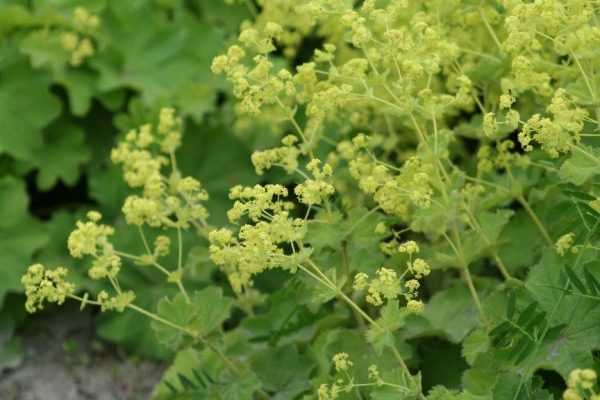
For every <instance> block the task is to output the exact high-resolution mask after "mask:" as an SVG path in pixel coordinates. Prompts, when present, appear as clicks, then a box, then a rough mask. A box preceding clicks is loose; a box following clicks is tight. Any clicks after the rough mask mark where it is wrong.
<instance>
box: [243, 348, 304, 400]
mask: <svg viewBox="0 0 600 400" xmlns="http://www.w3.org/2000/svg"><path fill="white" fill-rule="evenodd" d="M250 365H251V367H252V371H254V372H255V373H256V376H257V377H258V378H259V379H260V380H261V381H262V383H263V388H264V389H265V390H266V391H267V392H268V393H269V394H270V395H271V396H272V397H273V399H276V400H285V399H293V398H296V397H297V396H299V395H300V394H302V393H303V392H306V391H307V390H309V389H310V388H311V386H310V383H309V380H308V377H309V375H310V373H311V371H312V370H313V368H314V367H315V363H314V362H313V361H311V359H310V358H308V357H306V356H301V355H299V354H298V350H297V349H296V346H294V345H293V344H286V345H284V346H281V347H278V348H272V347H268V348H266V349H264V350H262V351H260V352H259V353H257V354H256V355H255V356H254V357H253V358H252V359H251V360H250Z"/></svg>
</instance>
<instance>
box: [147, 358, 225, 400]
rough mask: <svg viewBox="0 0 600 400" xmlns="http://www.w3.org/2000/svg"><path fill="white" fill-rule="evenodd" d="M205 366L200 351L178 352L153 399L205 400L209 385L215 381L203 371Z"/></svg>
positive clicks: (157, 386)
mask: <svg viewBox="0 0 600 400" xmlns="http://www.w3.org/2000/svg"><path fill="white" fill-rule="evenodd" d="M203 365H204V363H203V360H202V356H201V353H200V352H199V351H197V350H195V349H193V348H186V349H184V350H181V351H179V352H177V355H176V356H175V359H174V360H173V363H172V364H171V365H170V366H169V369H167V371H166V372H165V373H164V375H163V377H162V378H161V381H160V383H159V384H158V385H156V387H155V388H154V392H153V394H152V399H154V400H184V399H185V400H188V399H189V400H193V399H198V398H205V397H204V396H206V395H207V391H206V386H207V383H209V382H210V380H213V379H212V378H211V377H210V375H208V374H206V373H205V372H204V371H201V368H202V367H203ZM207 376H208V379H207ZM182 378H183V379H182ZM213 381H214V380H213ZM184 382H185V383H184Z"/></svg>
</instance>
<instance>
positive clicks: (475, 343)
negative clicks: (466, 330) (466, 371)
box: [461, 329, 490, 365]
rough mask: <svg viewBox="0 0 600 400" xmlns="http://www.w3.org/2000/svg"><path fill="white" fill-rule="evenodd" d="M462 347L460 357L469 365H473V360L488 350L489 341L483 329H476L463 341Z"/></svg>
mask: <svg viewBox="0 0 600 400" xmlns="http://www.w3.org/2000/svg"><path fill="white" fill-rule="evenodd" d="M462 346H463V347H462V352H461V354H462V356H463V357H464V358H465V360H466V361H467V363H468V364H469V365H473V363H474V362H475V358H476V357H477V356H478V355H480V354H482V353H485V352H486V351H488V349H489V348H490V339H489V336H488V334H486V333H485V331H484V330H483V329H477V330H474V331H473V332H471V333H470V334H469V335H468V336H467V337H466V338H465V339H464V340H463V342H462Z"/></svg>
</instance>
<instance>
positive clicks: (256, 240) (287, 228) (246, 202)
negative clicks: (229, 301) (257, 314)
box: [208, 185, 310, 293]
mask: <svg viewBox="0 0 600 400" xmlns="http://www.w3.org/2000/svg"><path fill="white" fill-rule="evenodd" d="M287 195H288V191H287V189H286V188H285V187H283V186H281V185H266V186H261V185H256V186H254V187H252V188H250V187H242V186H236V187H234V188H233V189H231V192H230V198H231V199H235V200H236V201H235V203H234V205H233V207H232V208H231V210H229V212H228V217H229V219H230V221H231V222H232V223H238V221H239V220H240V219H242V218H243V217H248V218H249V219H250V220H251V221H252V222H253V223H254V224H253V225H250V224H245V225H243V226H242V227H241V228H240V230H239V233H238V234H237V235H235V234H234V232H233V231H231V230H230V229H219V230H214V231H212V232H210V234H209V237H208V239H209V241H210V248H209V250H210V257H211V260H212V261H213V262H214V263H215V264H217V265H219V266H220V267H221V269H222V270H223V272H224V273H225V274H227V277H228V278H229V282H230V283H231V286H232V287H233V289H234V291H236V292H237V293H240V292H241V291H242V290H243V288H244V287H248V286H251V285H252V283H253V282H252V279H251V278H252V276H253V275H256V274H259V273H261V272H263V271H264V270H266V269H271V268H284V269H288V270H290V271H292V272H294V271H295V270H296V268H297V267H298V265H299V264H301V263H302V262H304V261H306V259H307V257H308V256H309V255H310V251H309V250H307V249H304V248H301V247H300V246H299V245H297V244H296V243H298V242H300V241H301V240H302V238H303V237H304V235H305V234H306V229H307V228H306V222H305V221H304V220H303V219H299V218H295V219H294V218H292V217H291V216H290V213H289V209H291V207H292V203H290V202H286V201H284V200H283V198H284V197H286V196H287ZM236 236H237V237H236ZM283 243H288V244H290V245H291V246H292V252H291V254H286V253H284V251H283V248H282V247H281V245H282V244H283Z"/></svg>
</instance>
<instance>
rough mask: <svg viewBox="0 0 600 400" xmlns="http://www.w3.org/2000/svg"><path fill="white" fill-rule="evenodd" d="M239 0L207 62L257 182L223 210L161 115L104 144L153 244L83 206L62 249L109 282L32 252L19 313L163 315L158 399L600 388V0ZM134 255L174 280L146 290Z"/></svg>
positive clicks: (177, 123)
mask: <svg viewBox="0 0 600 400" xmlns="http://www.w3.org/2000/svg"><path fill="white" fill-rule="evenodd" d="M229 3H233V1H230V2H229ZM244 3H246V5H247V6H248V7H249V9H250V10H251V12H252V13H253V18H252V19H249V20H246V21H244V22H243V23H242V25H241V27H240V32H239V36H238V38H237V40H236V41H235V42H233V43H231V45H230V46H229V47H228V48H226V49H225V50H224V52H223V54H222V55H219V56H217V57H216V58H214V60H213V62H212V65H211V66H210V68H211V69H212V71H213V72H214V73H215V74H217V75H221V76H223V77H225V79H226V80H227V82H228V83H229V85H230V86H229V87H230V88H231V91H232V94H233V97H234V102H235V107H234V108H233V109H232V113H234V114H235V115H234V117H232V118H230V121H231V123H230V124H229V125H227V126H226V127H225V128H224V129H223V132H221V133H220V134H221V135H235V136H236V137H238V138H240V140H243V141H244V142H245V143H248V145H249V146H252V147H253V149H254V150H255V151H254V153H253V154H252V156H251V162H252V165H253V167H254V170H255V173H256V175H257V177H259V178H257V180H256V181H257V182H258V183H257V184H253V185H248V186H247V185H244V184H232V187H231V190H230V192H229V198H230V200H231V206H230V208H229V211H228V212H227V220H228V223H227V224H223V225H219V226H216V225H215V224H214V223H213V222H212V220H211V219H212V218H213V216H212V215H211V214H209V212H210V210H209V209H208V208H207V206H206V202H207V200H209V193H208V192H207V191H206V190H205V189H204V187H203V186H202V184H201V182H202V176H186V173H185V171H183V170H182V169H180V167H179V166H178V154H180V153H182V152H194V151H195V149H194V148H185V147H184V148H182V147H181V140H182V134H183V132H184V131H185V126H186V124H185V120H183V119H182V118H180V117H179V116H178V113H177V111H176V110H175V109H174V108H170V107H164V108H162V109H161V110H160V112H159V113H158V115H156V116H155V117H154V118H150V120H148V121H146V122H145V123H144V124H142V125H141V126H139V127H137V128H134V129H131V130H130V131H129V132H126V133H124V135H123V136H122V138H121V140H120V141H119V143H118V144H117V145H116V147H115V148H114V149H113V150H112V153H111V161H112V162H113V163H114V164H116V165H118V166H120V167H121V168H122V172H123V178H124V180H125V182H126V183H127V185H128V186H129V187H130V188H131V189H132V194H131V195H130V196H129V197H127V198H126V199H125V200H124V203H123V208H122V212H123V215H124V223H125V224H126V225H129V226H131V227H134V229H135V230H136V231H137V233H138V235H139V242H140V243H141V244H142V245H143V249H144V250H143V251H142V252H141V253H131V252H129V251H128V250H127V248H123V247H121V246H120V245H119V242H118V241H115V240H113V236H115V232H116V230H118V229H124V227H123V226H122V224H121V226H119V225H115V224H111V223H109V222H108V221H105V222H102V216H101V214H100V212H99V211H90V212H89V213H88V214H87V219H86V220H83V221H79V222H77V225H76V227H75V230H74V231H73V232H72V233H71V236H70V237H69V240H68V248H69V252H70V253H71V255H72V256H73V257H75V258H85V259H86V260H89V270H88V273H89V276H90V278H91V279H94V280H98V281H102V282H104V283H105V284H104V285H102V286H99V287H102V288H104V289H99V290H98V291H97V292H91V291H90V290H87V289H85V290H79V289H78V288H77V287H76V286H75V285H74V284H72V283H70V281H69V275H68V272H69V271H67V269H65V268H62V267H57V268H53V267H52V268H50V267H47V266H43V265H41V264H39V263H36V264H34V265H32V266H31V267H30V268H29V270H28V272H27V274H26V275H25V276H24V277H23V280H22V282H23V284H24V285H25V288H26V294H27V303H26V308H27V310H28V311H30V312H34V311H37V310H39V309H41V308H43V306H44V303H46V302H50V303H59V304H60V303H63V302H64V301H65V300H67V299H75V300H78V301H80V302H81V305H82V307H84V306H86V305H93V306H98V307H100V309H101V310H102V311H109V310H110V311H115V312H123V313H130V312H137V313H141V314H143V315H145V316H147V317H148V318H149V320H151V321H152V323H151V325H152V328H153V329H154V331H155V334H156V337H157V338H158V339H159V340H160V342H162V343H163V344H164V345H165V346H167V347H168V348H170V349H172V350H174V351H175V352H176V353H175V357H174V359H173V364H172V366H171V368H170V369H169V370H168V371H167V373H166V374H165V376H164V377H163V379H162V381H161V383H160V384H159V385H158V386H157V388H156V390H155V393H154V397H155V398H157V399H176V398H177V399H179V398H186V399H187V398H190V399H191V398H197V399H200V398H214V399H232V400H233V399H252V398H258V399H271V398H273V399H313V398H314V399H319V400H333V399H368V398H372V399H425V398H427V399H530V398H535V399H551V398H561V397H562V398H564V399H584V398H590V399H594V398H599V396H600V389H599V387H598V382H597V372H598V371H599V370H600V263H599V262H598V261H597V260H598V251H599V250H600V233H599V232H598V225H599V224H600V219H599V217H600V186H599V183H600V181H599V180H598V177H597V175H598V174H599V173H600V150H598V137H599V135H600V133H599V131H600V97H599V96H600V65H599V64H600V21H599V15H598V11H599V7H600V4H599V2H597V1H578V0H573V1H569V2H566V1H554V0H535V1H527V2H524V1H520V0H505V1H498V2H496V1H470V0H463V1H459V0H456V1H440V0H431V1H408V0H388V1H384V0H379V1H375V0H365V1H348V0H312V1H306V2H297V1H291V0H264V1H258V2H257V4H255V3H253V2H249V1H245V2H244ZM86 21H88V20H86ZM86 23H88V24H89V25H90V29H95V27H94V26H93V25H96V23H95V22H93V21H91V20H89V21H88V22H86ZM62 40H63V42H64V43H66V41H67V38H66V36H65V37H63V39H62ZM84 40H85V39H81V43H80V44H82V43H83V41H84ZM69 43H70V42H69ZM69 43H67V44H69ZM71 47H73V49H74V50H73V54H72V55H71V61H70V62H71V64H73V63H74V62H75V64H76V63H77V62H79V61H80V60H82V59H84V58H85V57H87V53H86V52H85V51H84V50H85V49H83V50H82V49H80V48H79V47H74V46H71ZM71 47H69V48H71ZM80 53H81V54H80ZM75 54H79V55H78V56H75ZM200 67H208V66H199V68H200ZM222 152H223V153H222V154H221V156H222V157H227V156H228V155H227V149H225V148H223V149H222ZM100 211H101V210H100ZM190 236H193V237H194V239H193V242H194V243H195V244H196V245H195V247H193V250H192V251H190V250H189V249H186V248H185V246H184V244H185V243H188V242H187V241H186V240H189V239H186V238H189V237H190ZM184 242H185V243H184ZM198 265H199V267H198ZM132 269H133V270H135V269H154V270H155V271H156V274H155V276H157V277H160V276H162V277H163V278H164V280H166V281H167V282H168V283H169V284H170V285H171V286H172V288H173V290H172V291H171V292H170V293H168V294H166V296H165V297H164V298H163V299H162V300H160V301H159V302H158V304H156V305H154V306H152V307H150V308H147V307H141V306H139V305H138V304H137V303H136V296H137V295H138V293H141V292H143V291H144V290H145V288H144V287H135V286H133V287H128V286H126V285H125V284H124V283H123V282H122V281H121V280H120V276H121V274H123V273H124V272H126V271H127V270H132ZM202 269H205V270H206V271H208V273H207V276H209V278H207V279H205V280H204V284H202V285H198V280H197V276H196V275H197V274H198V270H202Z"/></svg>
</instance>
